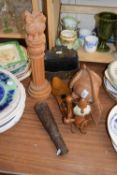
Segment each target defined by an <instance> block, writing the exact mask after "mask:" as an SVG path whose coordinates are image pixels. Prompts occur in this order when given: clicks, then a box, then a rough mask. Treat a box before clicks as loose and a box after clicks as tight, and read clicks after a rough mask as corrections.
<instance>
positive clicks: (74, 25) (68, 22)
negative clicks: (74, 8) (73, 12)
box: [61, 16, 79, 30]
mask: <svg viewBox="0 0 117 175" xmlns="http://www.w3.org/2000/svg"><path fill="white" fill-rule="evenodd" d="M78 24H79V21H78V20H77V19H76V18H75V17H73V16H65V17H63V18H62V19H61V25H62V28H63V29H68V30H77V29H78Z"/></svg>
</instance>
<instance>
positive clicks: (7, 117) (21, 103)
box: [0, 84, 26, 127]
mask: <svg viewBox="0 0 117 175" xmlns="http://www.w3.org/2000/svg"><path fill="white" fill-rule="evenodd" d="M25 100H26V93H25V89H24V87H23V85H22V84H20V98H19V101H18V103H16V105H15V106H14V109H13V110H12V111H10V113H8V114H7V115H6V114H5V115H4V117H3V118H0V127H1V126H2V125H5V123H8V122H9V121H10V120H12V118H14V116H15V115H16V114H17V113H19V111H21V110H22V109H23V108H24V106H25Z"/></svg>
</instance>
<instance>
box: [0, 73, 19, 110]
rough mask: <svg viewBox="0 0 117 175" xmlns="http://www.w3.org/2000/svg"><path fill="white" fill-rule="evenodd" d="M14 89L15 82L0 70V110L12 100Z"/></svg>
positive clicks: (14, 94) (15, 88) (14, 93)
mask: <svg viewBox="0 0 117 175" xmlns="http://www.w3.org/2000/svg"><path fill="white" fill-rule="evenodd" d="M16 91H17V84H16V82H15V81H14V80H13V79H12V78H11V77H10V76H9V75H7V74H5V73H4V72H0V112H1V111H3V110H4V109H5V108H7V107H8V106H9V105H10V103H11V102H12V101H13V100H14V98H15V96H16Z"/></svg>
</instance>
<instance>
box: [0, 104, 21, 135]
mask: <svg viewBox="0 0 117 175" xmlns="http://www.w3.org/2000/svg"><path fill="white" fill-rule="evenodd" d="M23 112H24V106H22V109H21V111H18V113H17V114H16V115H15V116H14V117H13V118H12V119H11V120H10V121H9V122H8V123H6V124H5V125H3V126H1V127H0V133H3V132H5V131H7V130H8V129H10V128H12V127H13V126H14V125H16V124H17V123H18V122H19V120H20V119H21V117H22V115H23Z"/></svg>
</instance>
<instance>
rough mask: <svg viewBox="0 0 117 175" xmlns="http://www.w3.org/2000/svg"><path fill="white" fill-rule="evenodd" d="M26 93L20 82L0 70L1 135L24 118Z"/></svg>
mask: <svg viewBox="0 0 117 175" xmlns="http://www.w3.org/2000/svg"><path fill="white" fill-rule="evenodd" d="M25 100H26V93H25V89H24V87H23V85H22V84H21V83H20V82H19V80H18V79H17V78H16V77H15V76H14V75H13V74H11V73H10V72H8V71H7V70H4V69H1V70H0V109H1V110H0V133H2V132H5V131H6V130H8V129H10V128H11V127H13V126H14V125H15V124H16V123H17V122H18V121H19V120H20V119H21V117H22V114H23V112H24V108H25Z"/></svg>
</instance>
